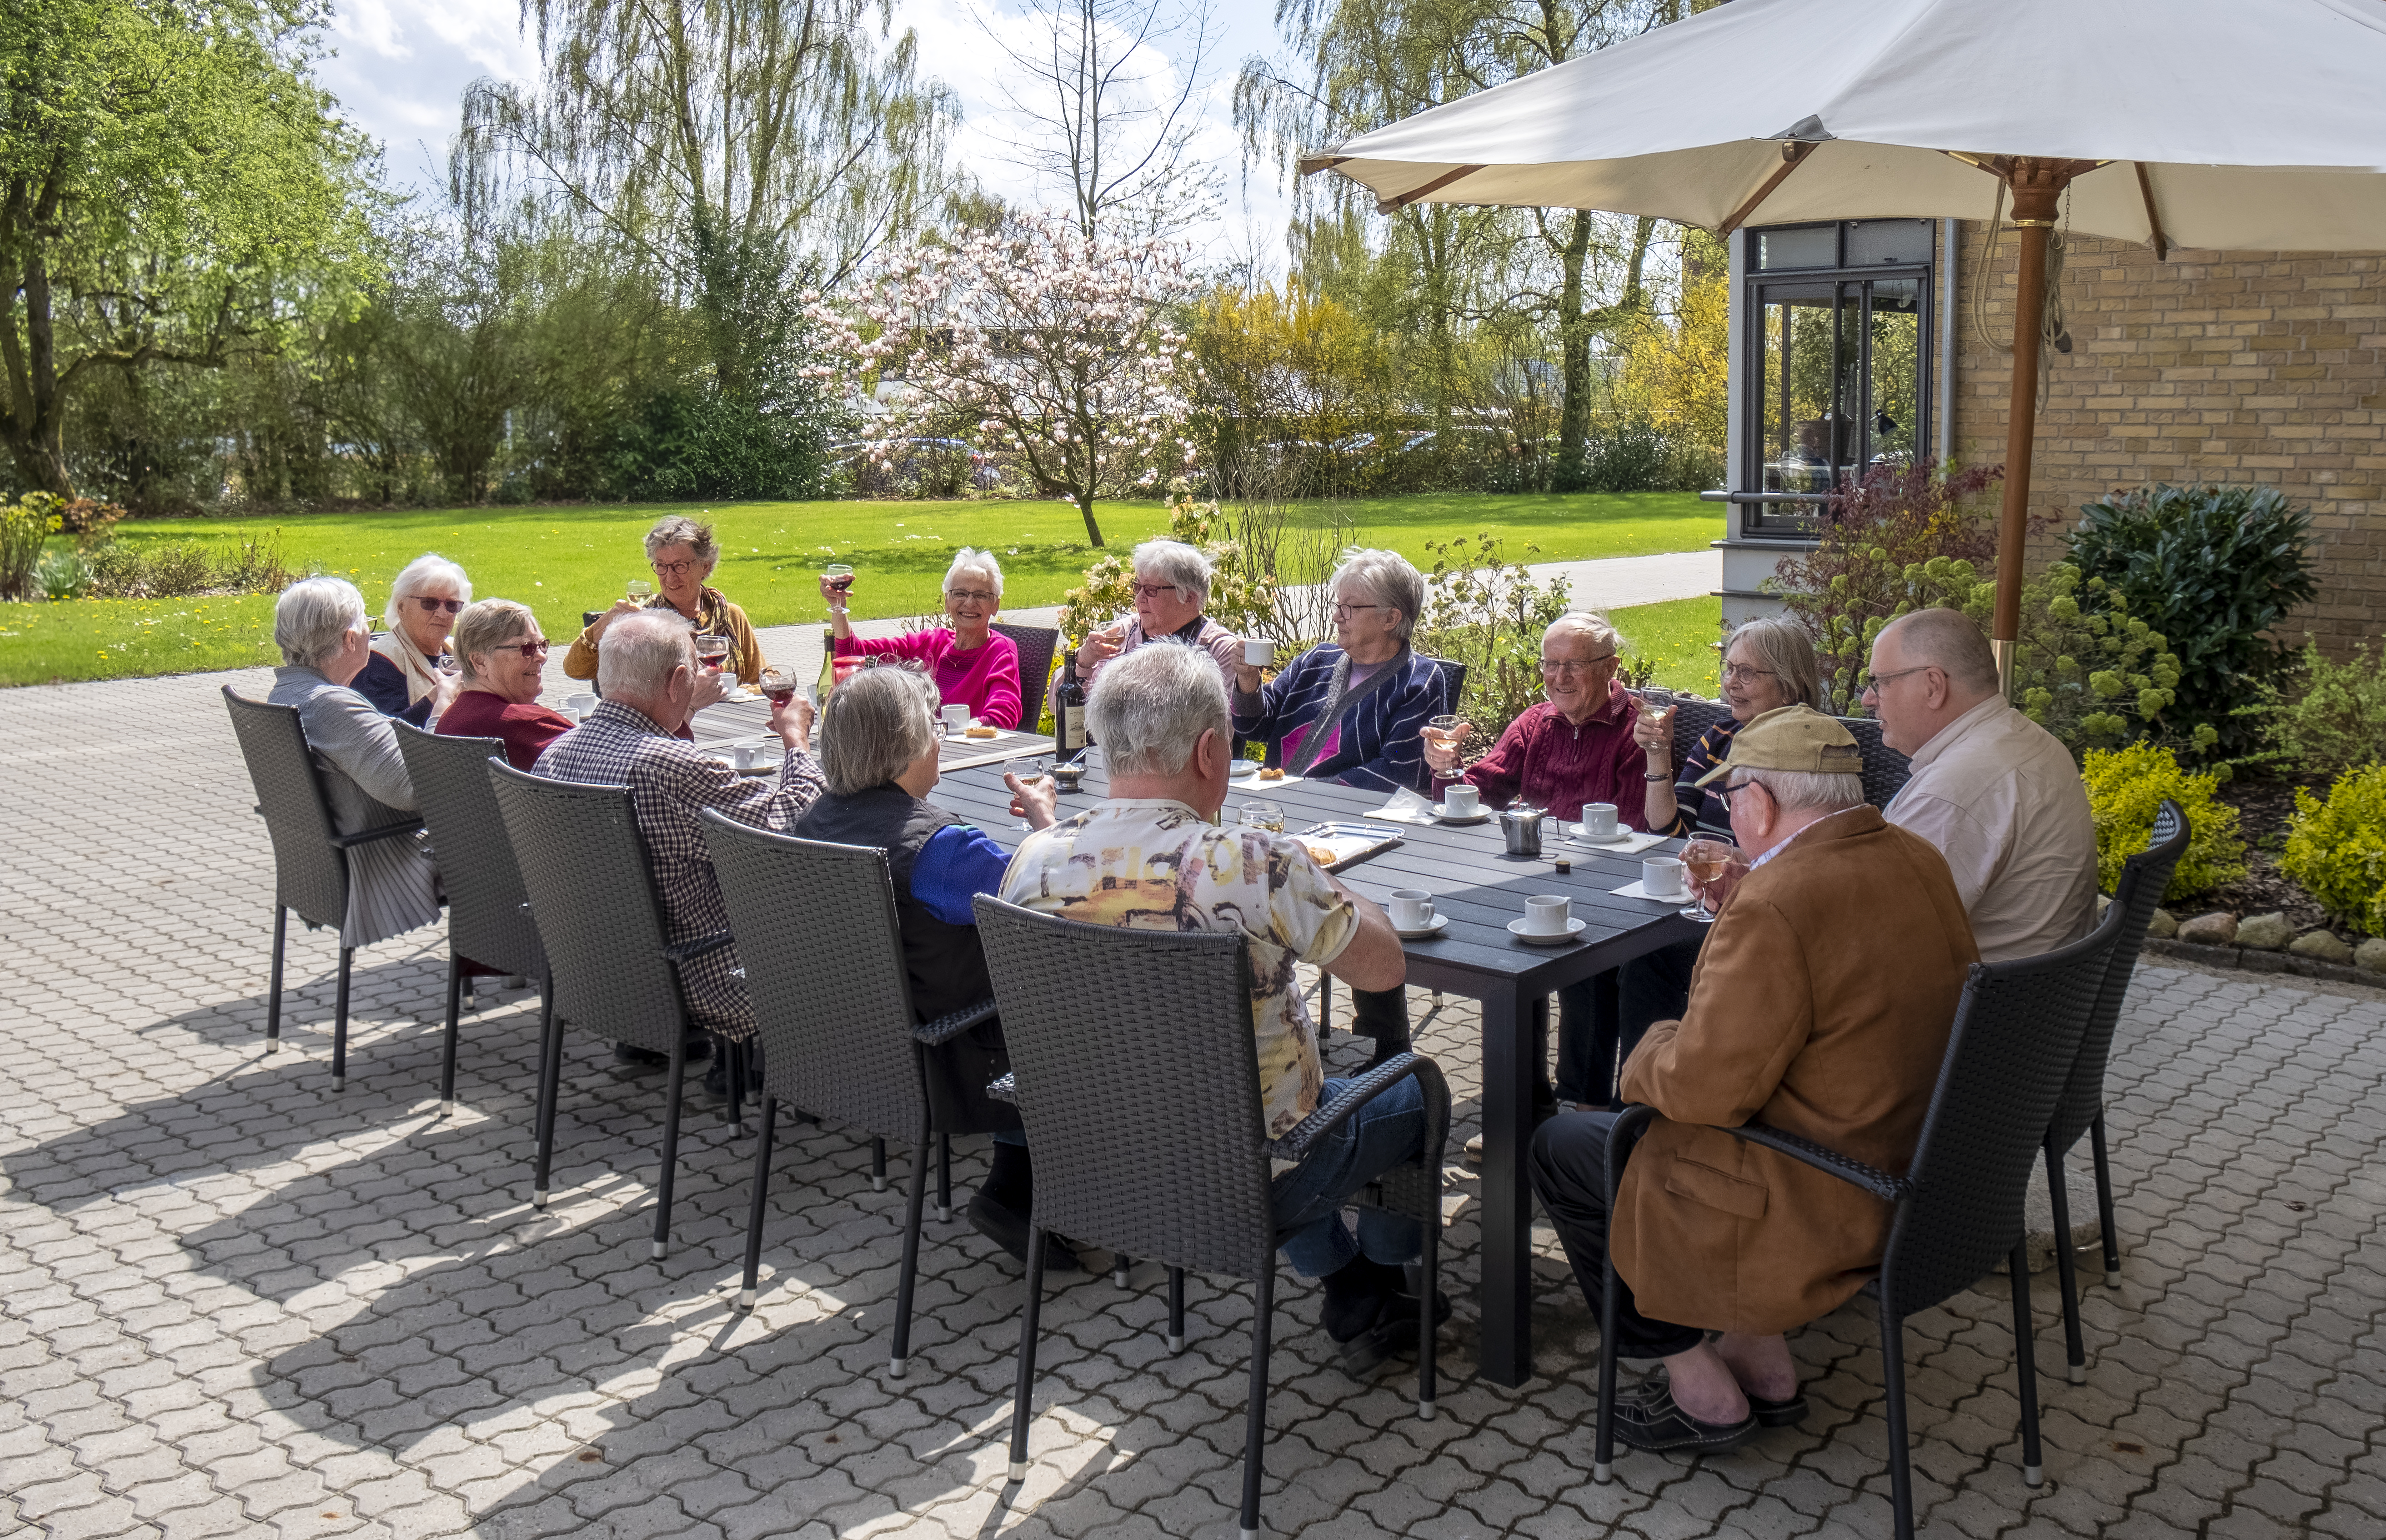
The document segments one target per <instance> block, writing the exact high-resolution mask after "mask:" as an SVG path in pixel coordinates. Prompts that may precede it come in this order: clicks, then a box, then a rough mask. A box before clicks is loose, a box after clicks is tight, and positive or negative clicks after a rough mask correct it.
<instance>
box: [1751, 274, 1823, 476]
mask: <svg viewBox="0 0 2386 1540" xmlns="http://www.w3.org/2000/svg"><path fill="white" fill-rule="evenodd" d="M1837 289H1838V285H1836V284H1831V283H1778V284H1766V285H1765V286H1764V290H1763V291H1762V296H1761V300H1760V307H1761V310H1762V314H1763V324H1764V378H1763V380H1762V382H1761V384H1760V387H1759V388H1760V391H1761V395H1760V401H1759V412H1760V417H1761V427H1760V429H1759V433H1760V439H1759V442H1760V444H1762V446H1763V457H1764V464H1763V467H1762V470H1763V481H1762V483H1761V484H1762V485H1763V487H1764V490H1765V491H1767V492H1827V491H1828V490H1829V489H1830V485H1831V467H1830V447H1831V445H1830V434H1829V433H1828V432H1827V422H1828V419H1829V418H1830V416H1831V413H1832V403H1833V397H1834V394H1835V393H1834V392H1833V390H1832V384H1831V382H1832V374H1831V371H1832V357H1833V354H1834V353H1835V352H1836V351H1837V346H1836V344H1838V342H1839V340H1840V339H1839V338H1838V337H1837V336H1835V334H1834V333H1835V332H1836V329H1837V319H1838V306H1837V304H1836V303H1835V300H1836V293H1837Z"/></svg>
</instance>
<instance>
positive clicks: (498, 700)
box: [436, 599, 572, 770]
mask: <svg viewBox="0 0 2386 1540" xmlns="http://www.w3.org/2000/svg"><path fill="white" fill-rule="evenodd" d="M451 645H453V646H454V647H455V649H456V657H457V660H458V664H459V666H460V671H461V672H462V675H463V687H462V688H461V689H459V690H458V691H457V692H456V699H455V701H454V703H453V704H451V705H450V706H449V707H447V709H446V711H443V712H441V713H440V716H439V725H438V728H437V729H436V731H437V732H441V733H444V734H446V736H448V737H451V738H498V739H502V740H504V742H505V745H506V762H507V763H508V764H509V765H511V766H513V768H514V769H516V770H529V769H530V768H531V767H532V766H534V765H535V764H536V763H537V762H538V757H539V753H540V751H541V750H543V749H545V748H546V745H549V744H551V743H553V742H555V740H556V739H558V738H559V737H561V736H563V734H565V733H566V732H571V725H572V724H571V718H570V717H567V716H565V715H563V714H562V713H561V712H559V711H550V710H548V709H547V708H546V707H544V706H541V705H539V704H538V692H539V689H540V687H541V685H542V683H543V682H544V675H545V673H546V638H545V637H544V636H541V635H540V634H539V632H538V617H536V616H535V615H533V614H532V613H531V612H530V607H529V606H527V605H519V604H516V603H514V602H513V601H512V600H511V599H482V600H480V601H479V602H477V603H474V604H470V605H467V606H465V607H464V613H463V614H461V615H458V617H456V636H455V640H454V642H453V643H452V644H451Z"/></svg>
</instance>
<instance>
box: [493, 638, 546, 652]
mask: <svg viewBox="0 0 2386 1540" xmlns="http://www.w3.org/2000/svg"><path fill="white" fill-rule="evenodd" d="M552 645H554V644H553V643H551V642H549V641H548V640H547V639H546V637H544V636H542V637H539V638H538V639H536V640H535V641H531V642H508V643H505V644H503V645H499V646H495V647H491V648H490V649H489V651H490V652H491V653H492V654H496V653H501V652H516V653H520V654H521V655H522V657H546V653H547V649H548V648H549V647H551V646H552Z"/></svg>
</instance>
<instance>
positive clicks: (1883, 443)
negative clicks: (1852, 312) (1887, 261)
mask: <svg viewBox="0 0 2386 1540" xmlns="http://www.w3.org/2000/svg"><path fill="white" fill-rule="evenodd" d="M1865 287H1866V288H1868V289H1870V290H1871V291H1872V323H1871V334H1870V339H1869V340H1870V342H1871V344H1872V348H1871V351H1872V367H1871V377H1870V380H1869V382H1868V384H1869V386H1870V389H1869V392H1868V394H1867V397H1866V400H1865V416H1866V417H1867V418H1868V419H1869V421H1868V423H1867V426H1868V427H1869V428H1870V429H1871V439H1872V444H1871V448H1872V461H1873V463H1874V464H1876V465H1878V464H1882V463H1885V462H1888V463H1896V464H1905V463H1908V462H1910V461H1911V460H1912V459H1913V457H1914V446H1915V430H1916V429H1917V428H1918V426H1919V425H1920V423H1921V419H1922V283H1921V281H1920V280H1918V279H1912V278H1895V279H1887V280H1882V281H1878V282H1873V283H1869V284H1866V285H1865Z"/></svg>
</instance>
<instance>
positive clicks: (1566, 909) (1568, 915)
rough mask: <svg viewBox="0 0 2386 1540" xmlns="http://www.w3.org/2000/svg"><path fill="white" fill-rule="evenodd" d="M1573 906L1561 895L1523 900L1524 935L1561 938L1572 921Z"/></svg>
mask: <svg viewBox="0 0 2386 1540" xmlns="http://www.w3.org/2000/svg"><path fill="white" fill-rule="evenodd" d="M1573 908H1574V906H1573V905H1572V904H1571V903H1569V902H1568V901H1567V900H1566V898H1565V897H1564V896H1563V895H1553V896H1547V897H1540V898H1527V899H1526V900H1525V933H1526V935H1534V936H1562V935H1563V934H1565V933H1566V931H1567V929H1568V928H1569V924H1570V922H1571V921H1572V920H1573V919H1574V914H1573Z"/></svg>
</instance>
